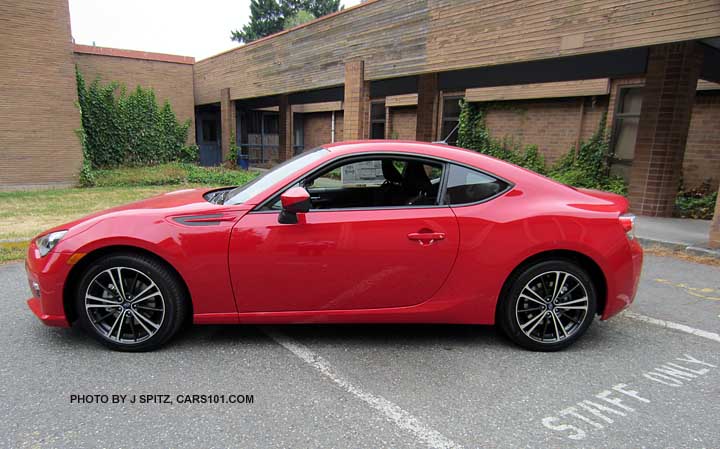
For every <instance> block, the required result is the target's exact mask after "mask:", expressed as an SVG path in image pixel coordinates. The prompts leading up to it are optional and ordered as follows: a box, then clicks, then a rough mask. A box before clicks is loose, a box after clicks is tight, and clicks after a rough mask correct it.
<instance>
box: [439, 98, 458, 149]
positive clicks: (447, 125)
mask: <svg viewBox="0 0 720 449" xmlns="http://www.w3.org/2000/svg"><path fill="white" fill-rule="evenodd" d="M461 99H462V97H444V98H443V110H442V127H441V135H440V140H442V141H445V142H447V143H448V144H450V145H455V144H457V135H458V133H457V130H456V129H455V127H456V126H457V124H458V123H459V121H460V100H461Z"/></svg>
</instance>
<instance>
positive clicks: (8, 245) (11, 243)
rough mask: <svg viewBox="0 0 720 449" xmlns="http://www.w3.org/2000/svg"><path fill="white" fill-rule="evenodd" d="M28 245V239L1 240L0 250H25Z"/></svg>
mask: <svg viewBox="0 0 720 449" xmlns="http://www.w3.org/2000/svg"><path fill="white" fill-rule="evenodd" d="M28 245H30V239H2V240H0V248H4V249H12V248H26V247H27V246H28Z"/></svg>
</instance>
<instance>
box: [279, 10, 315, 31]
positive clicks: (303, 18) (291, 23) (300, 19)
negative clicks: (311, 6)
mask: <svg viewBox="0 0 720 449" xmlns="http://www.w3.org/2000/svg"><path fill="white" fill-rule="evenodd" d="M314 19H315V16H313V15H312V13H309V12H307V11H305V10H304V9H301V10H300V11H298V12H296V13H295V14H293V15H292V16H288V17H285V20H284V21H283V30H289V29H290V28H295V27H296V26H298V25H302V24H303V23H307V22H310V21H311V20H314Z"/></svg>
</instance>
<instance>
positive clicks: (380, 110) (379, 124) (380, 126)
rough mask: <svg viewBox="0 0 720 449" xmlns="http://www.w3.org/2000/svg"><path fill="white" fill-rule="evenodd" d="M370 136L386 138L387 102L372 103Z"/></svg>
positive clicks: (372, 137)
mask: <svg viewBox="0 0 720 449" xmlns="http://www.w3.org/2000/svg"><path fill="white" fill-rule="evenodd" d="M370 138H371V139H384V138H385V102H373V103H370Z"/></svg>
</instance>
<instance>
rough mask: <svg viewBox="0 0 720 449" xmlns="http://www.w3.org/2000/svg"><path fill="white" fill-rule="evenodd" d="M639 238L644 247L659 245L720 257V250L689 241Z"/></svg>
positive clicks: (705, 255) (692, 253)
mask: <svg viewBox="0 0 720 449" xmlns="http://www.w3.org/2000/svg"><path fill="white" fill-rule="evenodd" d="M637 239H638V242H640V244H641V245H642V246H643V247H650V246H659V247H661V248H667V249H671V250H673V251H684V252H686V253H688V254H690V255H693V256H701V257H712V258H714V259H720V250H715V249H710V248H703V247H701V246H693V245H688V244H687V243H682V242H669V241H664V240H655V239H648V238H643V237H638V238H637Z"/></svg>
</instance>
